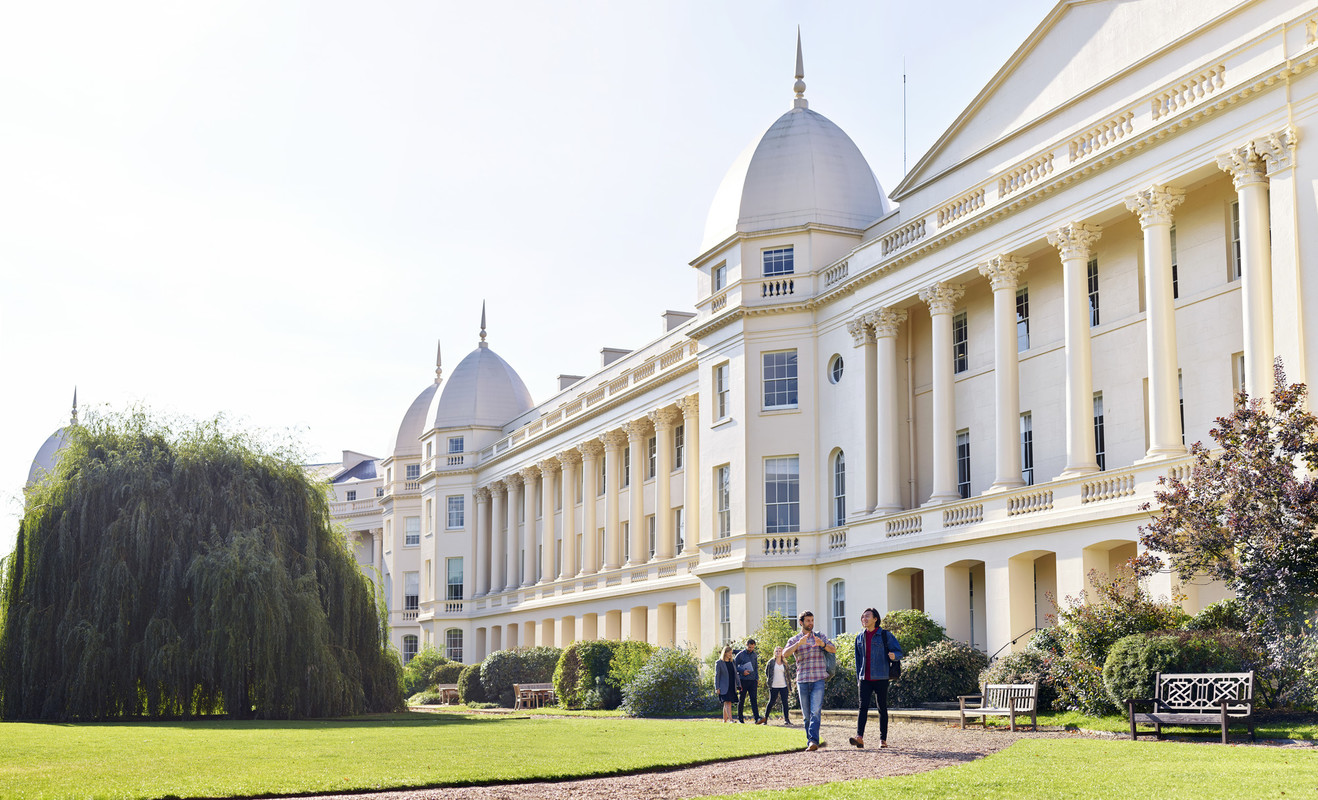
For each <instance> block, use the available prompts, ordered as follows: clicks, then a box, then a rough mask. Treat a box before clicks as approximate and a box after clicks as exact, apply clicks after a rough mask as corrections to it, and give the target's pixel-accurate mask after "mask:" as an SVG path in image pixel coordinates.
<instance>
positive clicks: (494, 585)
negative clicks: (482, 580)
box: [489, 481, 508, 594]
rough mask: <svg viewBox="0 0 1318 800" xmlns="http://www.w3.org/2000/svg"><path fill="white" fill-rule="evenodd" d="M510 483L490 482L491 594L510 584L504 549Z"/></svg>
mask: <svg viewBox="0 0 1318 800" xmlns="http://www.w3.org/2000/svg"><path fill="white" fill-rule="evenodd" d="M507 493H508V485H507V484H506V483H504V482H503V481H495V482H494V483H491V484H490V501H491V502H490V564H489V567H490V590H489V593H490V594H495V593H497V592H502V591H503V588H504V587H505V586H507V585H508V582H507V580H506V577H507V576H506V574H505V573H506V571H507V569H508V556H507V555H505V554H504V549H505V547H506V545H507V543H508V527H507V526H508V519H507V507H506V504H505V502H504V501H505V500H506V498H507V496H508V494H507Z"/></svg>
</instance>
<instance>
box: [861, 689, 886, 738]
mask: <svg viewBox="0 0 1318 800" xmlns="http://www.w3.org/2000/svg"><path fill="white" fill-rule="evenodd" d="M871 693H872V694H875V695H877V696H878V698H879V740H880V741H884V742H886V741H888V682H887V681H886V680H882V681H861V682H860V716H858V717H856V735H857V736H864V735H865V722H866V720H868V719H869V716H870V694H871Z"/></svg>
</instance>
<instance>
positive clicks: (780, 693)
mask: <svg viewBox="0 0 1318 800" xmlns="http://www.w3.org/2000/svg"><path fill="white" fill-rule="evenodd" d="M775 700H778V701H781V702H782V704H783V722H791V721H792V719H791V717H789V716H787V687H786V686H784V687H782V688H781V689H775V688H773V687H772V686H770V687H769V704H768V705H767V706H765V707H764V718H765V719H768V718H769V712H770V711H773V701H775Z"/></svg>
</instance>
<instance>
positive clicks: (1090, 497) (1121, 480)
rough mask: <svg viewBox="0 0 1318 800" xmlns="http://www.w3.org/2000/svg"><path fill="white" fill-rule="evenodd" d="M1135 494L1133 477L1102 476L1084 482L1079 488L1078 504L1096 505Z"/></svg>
mask: <svg viewBox="0 0 1318 800" xmlns="http://www.w3.org/2000/svg"><path fill="white" fill-rule="evenodd" d="M1134 494H1135V476H1134V475H1129V474H1128V475H1104V476H1103V477H1101V478H1093V479H1090V480H1087V481H1085V482H1084V484H1083V485H1081V487H1080V502H1081V503H1082V504H1083V503H1097V502H1100V501H1103V500H1116V499H1117V498H1120V497H1131V496H1133V495H1134Z"/></svg>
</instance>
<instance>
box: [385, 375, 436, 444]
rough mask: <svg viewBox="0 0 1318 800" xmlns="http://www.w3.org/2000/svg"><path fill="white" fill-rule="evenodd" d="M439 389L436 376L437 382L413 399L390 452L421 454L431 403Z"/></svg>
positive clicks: (395, 435)
mask: <svg viewBox="0 0 1318 800" xmlns="http://www.w3.org/2000/svg"><path fill="white" fill-rule="evenodd" d="M438 390H439V379H438V378H436V379H435V382H434V383H432V384H430V385H429V386H427V387H426V388H425V389H423V390H422V392H421V394H419V395H417V396H416V399H415V400H413V401H412V405H410V406H408V407H407V413H406V414H404V415H403V422H402V424H400V425H399V426H398V433H396V434H394V440H393V442H392V443H391V444H390V445H389V454H390V455H392V456H393V457H394V458H398V457H399V456H419V455H421V434H423V433H425V432H426V420H427V419H428V418H429V416H430V403H431V401H432V400H433V399H434V397H435V392H436V391H438Z"/></svg>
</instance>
